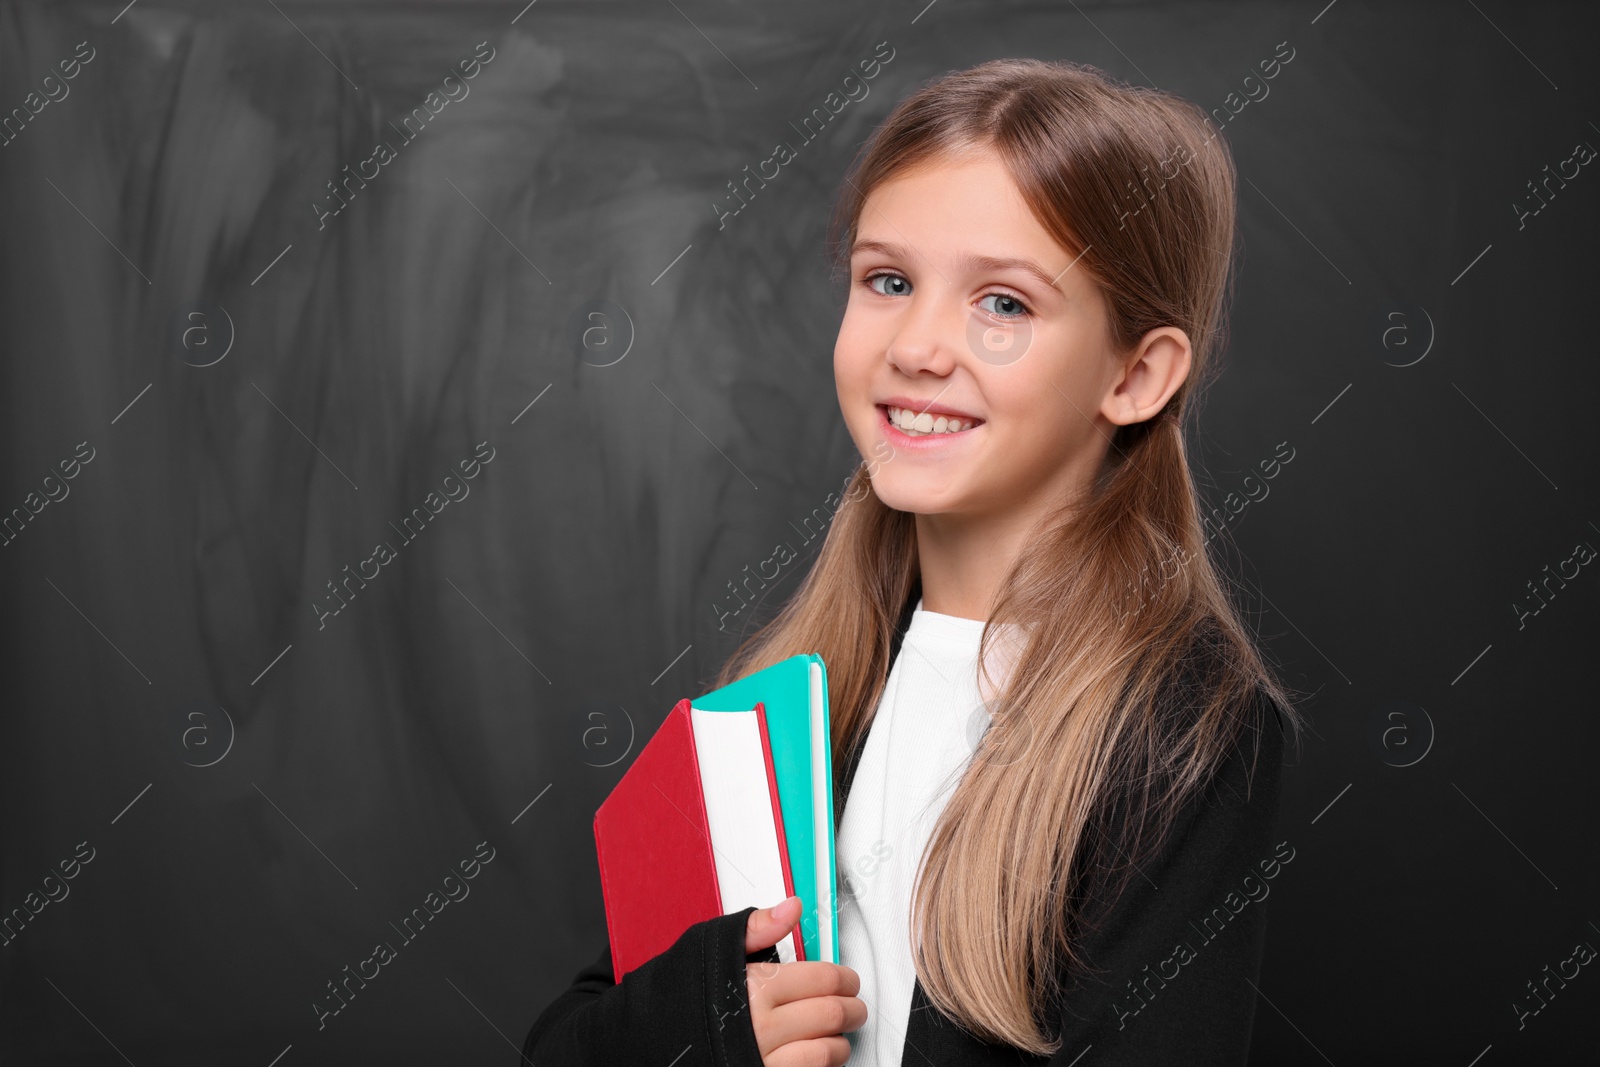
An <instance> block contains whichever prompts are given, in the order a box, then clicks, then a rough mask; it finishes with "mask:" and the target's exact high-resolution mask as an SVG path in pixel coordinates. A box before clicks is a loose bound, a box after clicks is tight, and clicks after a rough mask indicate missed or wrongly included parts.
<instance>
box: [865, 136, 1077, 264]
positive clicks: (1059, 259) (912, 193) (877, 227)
mask: <svg viewBox="0 0 1600 1067" xmlns="http://www.w3.org/2000/svg"><path fill="white" fill-rule="evenodd" d="M856 240H858V241H880V242H883V243H886V244H896V245H902V246H906V245H909V246H910V247H911V248H913V249H915V250H916V251H917V252H919V253H920V254H922V255H924V256H927V257H928V258H929V259H933V260H935V261H936V262H941V264H942V263H943V262H944V261H949V260H953V258H954V257H957V256H960V255H962V254H964V253H976V254H980V255H989V256H1000V257H1006V256H1017V257H1026V258H1030V259H1035V260H1037V261H1038V262H1039V263H1040V264H1042V265H1044V266H1046V267H1049V266H1051V265H1052V264H1054V268H1053V270H1052V273H1054V271H1055V270H1060V269H1061V268H1062V267H1064V266H1065V265H1066V264H1067V263H1068V262H1070V261H1071V259H1072V258H1073V257H1072V255H1071V254H1069V253H1068V252H1067V250H1066V249H1064V248H1062V247H1061V246H1060V245H1059V244H1058V243H1057V242H1056V240H1055V238H1053V237H1052V236H1051V235H1050V233H1049V232H1048V231H1047V230H1045V228H1044V227H1043V226H1042V225H1040V223H1039V220H1038V219H1037V218H1035V217H1034V214H1033V211H1032V209H1031V208H1029V206H1028V204H1027V201H1025V200H1024V199H1023V197H1022V192H1021V190H1019V189H1018V188H1017V184H1016V182H1015V181H1014V180H1013V179H1012V177H1011V173H1010V171H1008V170H1007V169H1006V167H1005V164H1003V163H1002V162H1001V161H1000V159H999V157H998V155H996V154H995V153H994V152H993V151H991V150H973V151H969V152H966V153H963V154H962V155H960V156H956V157H940V158H937V159H933V160H928V161H924V162H922V163H918V164H917V165H916V166H914V167H910V168H907V169H906V170H903V171H901V172H899V173H897V174H895V175H894V176H892V177H891V178H889V179H888V180H886V181H883V182H880V183H879V184H878V185H877V186H875V187H874V188H873V189H872V191H871V192H870V193H868V194H867V197H866V200H865V202H864V203H863V205H862V209H861V214H860V217H859V219H858V220H857V223H856ZM1063 281H1065V279H1063Z"/></svg>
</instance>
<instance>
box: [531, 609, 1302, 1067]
mask: <svg viewBox="0 0 1600 1067" xmlns="http://www.w3.org/2000/svg"><path fill="white" fill-rule="evenodd" d="M914 606H915V598H914V597H913V599H912V600H911V601H909V602H908V603H907V605H906V608H905V611H904V613H903V614H902V615H901V618H900V621H899V625H898V629H897V631H896V633H895V638H894V644H893V648H892V651H891V663H892V662H893V657H894V656H895V655H897V654H898V652H899V647H900V639H901V638H902V637H903V636H904V633H905V630H906V627H907V626H908V625H909V622H910V618H911V611H912V609H913V608H914ZM1268 707H1272V710H1273V712H1274V715H1275V716H1276V722H1277V725H1274V724H1273V723H1274V718H1273V717H1269V716H1267V715H1266V714H1265V709H1266V708H1268ZM1258 711H1260V712H1261V714H1260V716H1259V722H1260V723H1261V725H1260V727H1259V728H1257V729H1250V728H1246V729H1244V730H1242V731H1241V737H1240V740H1239V742H1238V743H1237V744H1236V745H1235V747H1234V749H1233V752H1232V753H1231V754H1230V755H1229V757H1228V759H1227V760H1226V761H1225V762H1224V763H1223V764H1222V766H1221V769H1220V770H1219V772H1218V774H1217V776H1216V777H1215V778H1213V779H1212V781H1211V782H1210V784H1209V785H1208V786H1207V787H1206V788H1205V789H1202V790H1200V791H1199V792H1198V793H1197V794H1196V796H1195V797H1194V798H1193V799H1192V800H1191V802H1190V803H1189V804H1188V805H1187V807H1186V808H1185V809H1184V810H1183V812H1182V813H1181V814H1180V816H1179V818H1178V820H1177V822H1176V823H1175V824H1174V826H1173V829H1172V832H1171V834H1170V836H1169V837H1168V838H1167V839H1166V841H1165V843H1164V844H1163V845H1162V847H1161V849H1160V851H1159V852H1158V853H1157V854H1156V855H1155V857H1154V858H1153V859H1152V860H1150V861H1149V862H1145V863H1142V864H1141V865H1140V871H1141V872H1142V876H1141V875H1135V876H1134V877H1133V879H1132V881H1131V882H1129V883H1128V884H1127V887H1126V889H1125V890H1124V891H1123V892H1122V894H1121V895H1120V896H1119V897H1117V898H1116V900H1115V902H1114V904H1113V905H1112V906H1111V907H1110V909H1109V911H1107V912H1106V913H1105V917H1104V919H1103V921H1102V922H1100V923H1099V924H1098V925H1096V926H1095V927H1094V928H1093V929H1092V930H1091V931H1090V932H1089V933H1088V934H1087V936H1086V937H1085V938H1084V940H1083V941H1082V942H1081V948H1082V952H1083V954H1084V955H1085V956H1086V957H1087V958H1088V959H1089V960H1090V961H1091V962H1092V963H1093V965H1094V966H1095V967H1096V968H1097V973H1096V976H1095V977H1093V978H1089V979H1080V980H1079V981H1078V983H1077V984H1076V986H1075V988H1073V989H1072V991H1071V992H1070V994H1069V995H1068V996H1067V997H1066V998H1065V1001H1064V1002H1063V1003H1062V1004H1061V1019H1062V1029H1061V1030H1060V1034H1061V1037H1062V1039H1063V1043H1062V1045H1061V1047H1060V1050H1059V1051H1058V1052H1057V1053H1056V1054H1055V1055H1054V1056H1052V1057H1048V1058H1047V1057H1043V1056H1035V1055H1032V1054H1030V1053H1027V1052H1024V1051H1023V1050H1021V1049H1018V1048H1015V1047H1012V1046H1006V1045H990V1044H985V1043H983V1042H980V1041H978V1040H977V1039H976V1038H975V1037H973V1036H972V1035H971V1034H969V1033H968V1032H966V1031H964V1030H962V1029H960V1028H959V1027H958V1026H957V1025H956V1024H955V1022H954V1021H953V1020H951V1019H950V1018H948V1017H947V1016H945V1015H944V1014H943V1013H941V1012H939V1011H938V1010H937V1009H935V1008H934V1007H933V1006H932V1005H930V1004H929V1002H928V999H927V997H926V995H925V993H924V991H923V988H922V983H921V982H920V981H918V982H917V983H916V985H915V987H914V989H913V991H912V998H911V1012H910V1017H909V1019H903V1020H894V1021H892V1022H890V1025H892V1026H894V1027H896V1028H899V1027H901V1026H905V1027H906V1039H905V1045H904V1047H903V1051H902V1059H901V1063H902V1064H904V1065H906V1067H920V1065H922V1064H936V1065H938V1067H966V1065H979V1064H983V1065H992V1064H1007V1065H1014V1064H1039V1065H1048V1067H1066V1065H1068V1064H1073V1065H1075V1067H1095V1065H1101V1064H1117V1065H1121V1064H1129V1065H1132V1064H1138V1065H1141V1067H1143V1065H1152V1064H1168V1063H1181V1064H1185V1065H1221V1064H1243V1063H1245V1062H1246V1060H1247V1059H1248V1056H1249V1050H1250V1031H1251V1026H1252V1023H1253V1022H1254V1016H1255V1004H1256V991H1255V988H1254V983H1255V982H1256V980H1257V977H1258V975H1259V972H1260V968H1261V955H1262V950H1263V947H1264V942H1265V937H1266V918H1267V915H1266V897H1267V896H1268V895H1269V893H1270V890H1271V888H1272V887H1271V879H1272V878H1274V877H1275V876H1276V875H1277V874H1278V873H1279V869H1280V865H1281V864H1282V863H1287V862H1289V861H1290V860H1292V859H1293V858H1294V851H1293V849H1292V848H1291V847H1290V846H1289V845H1288V843H1287V842H1285V843H1283V844H1279V845H1278V846H1277V848H1276V849H1275V848H1274V843H1273V836H1274V835H1273V831H1274V828H1275V823H1276V819H1277V811H1278V793H1279V775H1280V768H1281V759H1282V755H1281V753H1282V740H1283V738H1282V732H1281V713H1279V712H1278V711H1277V709H1276V707H1273V706H1272V705H1271V704H1270V703H1269V702H1267V701H1266V698H1265V697H1264V696H1262V697H1261V699H1260V703H1259V706H1258ZM1258 735H1259V739H1260V740H1259V751H1258V750H1257V741H1256V737H1257V736H1258ZM858 752H859V749H858V751H857V752H852V753H850V754H849V756H848V757H847V758H846V759H845V760H843V761H842V762H841V765H840V767H839V768H838V772H839V773H837V774H836V775H835V778H836V780H837V782H838V783H842V788H839V789H836V792H837V794H838V796H837V797H836V800H837V804H838V808H842V807H843V795H844V793H845V792H847V791H848V789H849V783H850V781H851V779H852V778H853V776H854V772H855V762H856V760H855V756H856V755H857V754H858ZM836 810H838V809H837V808H836ZM773 903H777V902H776V901H774V902H773ZM754 910H755V909H754V908H753V907H751V908H744V909H743V910H741V911H737V912H732V913H729V914H727V915H722V916H719V917H717V918H714V919H707V920H705V921H703V922H699V923H695V924H694V925H692V926H690V927H689V928H688V929H687V930H685V931H684V932H683V934H682V936H680V937H679V938H678V940H677V941H676V942H675V943H674V944H673V945H672V947H671V948H669V949H667V950H666V951H664V952H662V953H660V954H659V955H657V956H656V957H654V958H653V959H651V960H649V961H648V962H646V963H644V964H642V965H641V966H639V967H638V968H637V969H636V970H634V971H632V972H630V973H629V974H628V975H627V977H626V979H625V980H624V981H623V982H622V983H621V984H620V985H619V984H617V983H616V981H615V979H614V976H613V974H612V969H611V947H610V942H609V941H607V942H606V943H605V945H604V947H603V948H602V950H601V952H600V955H599V956H598V957H597V958H596V959H595V961H594V962H593V963H591V964H589V965H588V966H586V967H584V968H583V969H582V970H580V971H579V972H578V973H577V974H576V975H575V976H574V977H573V979H572V984H571V985H570V986H569V987H568V988H567V990H566V991H565V992H563V993H562V994H561V995H560V996H558V997H557V998H556V999H555V1000H554V1001H553V1002H551V1003H550V1004H549V1005H548V1006H547V1007H546V1008H545V1009H544V1010H543V1012H542V1013H541V1014H540V1015H539V1017H538V1019H537V1020H536V1021H535V1022H534V1024H533V1027H532V1029H530V1030H529V1031H528V1035H527V1038H526V1039H525V1041H524V1043H523V1050H522V1060H521V1061H520V1062H525V1063H529V1064H532V1065H534V1067H602V1065H603V1067H611V1065H624V1064H628V1065H631V1064H654V1065H656V1067H668V1065H669V1064H670V1065H672V1067H760V1065H761V1053H760V1049H759V1047H758V1046H757V1044H756V1039H755V1030H754V1028H753V1027H752V1025H751V1021H750V1013H749V1010H748V1005H747V1003H746V1000H745V974H744V970H745V964H746V963H747V962H755V961H758V960H773V961H775V960H776V959H777V958H778V957H777V951H776V949H774V948H768V949H765V950H763V951H762V952H758V953H754V954H751V955H749V956H747V955H746V954H745V951H744V938H745V927H746V924H747V923H748V920H749V916H750V913H751V912H752V911H754ZM874 1008H875V1005H872V1004H869V1005H867V1009H868V1011H869V1012H870V1011H872V1010H873V1009H874ZM1085 1053H1086V1054H1085ZM1080 1056H1081V1057H1082V1058H1081V1059H1080V1058H1079V1057H1080Z"/></svg>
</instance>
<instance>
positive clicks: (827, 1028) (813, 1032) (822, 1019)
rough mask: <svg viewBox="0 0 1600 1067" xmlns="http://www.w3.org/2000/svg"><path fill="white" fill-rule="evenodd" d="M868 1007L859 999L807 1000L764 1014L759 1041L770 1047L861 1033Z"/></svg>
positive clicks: (773, 1009) (815, 998)
mask: <svg viewBox="0 0 1600 1067" xmlns="http://www.w3.org/2000/svg"><path fill="white" fill-rule="evenodd" d="M866 1021H867V1006H866V1004H865V1003H864V1002H863V1001H862V1000H861V998H859V997H807V998H806V999H805V1000H796V1001H793V1002H792V1003H789V1004H780V1005H778V1006H777V1007H775V1008H771V1009H769V1010H768V1011H767V1013H766V1024H765V1026H764V1027H763V1029H762V1038H763V1039H764V1040H765V1042H766V1043H768V1044H769V1045H785V1044H788V1043H789V1042H791V1041H808V1040H811V1039H813V1038H821V1037H834V1036H837V1035H841V1034H846V1033H849V1032H851V1031H852V1030H859V1029H861V1027H862V1025H863V1024H865V1023H866Z"/></svg>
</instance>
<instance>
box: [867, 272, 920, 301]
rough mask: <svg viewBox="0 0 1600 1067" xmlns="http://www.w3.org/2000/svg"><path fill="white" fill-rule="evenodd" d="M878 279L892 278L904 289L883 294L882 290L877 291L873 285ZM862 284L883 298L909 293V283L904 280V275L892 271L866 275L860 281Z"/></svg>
mask: <svg viewBox="0 0 1600 1067" xmlns="http://www.w3.org/2000/svg"><path fill="white" fill-rule="evenodd" d="M879 278H893V279H894V280H895V281H896V282H898V283H902V284H903V285H904V286H905V288H903V289H900V290H899V291H897V292H892V293H885V292H884V291H883V290H882V289H879V288H878V287H877V286H876V285H874V284H873V282H876V281H877V280H878V279H879ZM862 284H863V285H865V286H866V287H867V288H868V289H871V290H872V291H873V292H875V293H883V295H884V296H904V295H905V294H906V293H908V292H910V291H911V282H909V281H908V280H907V279H906V277H905V275H903V274H896V273H894V272H893V271H887V270H886V271H879V272H878V273H876V274H869V275H867V276H866V277H865V278H863V279H862Z"/></svg>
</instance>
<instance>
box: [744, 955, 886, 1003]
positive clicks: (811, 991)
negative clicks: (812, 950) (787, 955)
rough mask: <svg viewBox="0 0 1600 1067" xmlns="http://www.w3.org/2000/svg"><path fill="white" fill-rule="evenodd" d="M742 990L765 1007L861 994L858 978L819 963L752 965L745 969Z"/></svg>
mask: <svg viewBox="0 0 1600 1067" xmlns="http://www.w3.org/2000/svg"><path fill="white" fill-rule="evenodd" d="M745 987H746V988H747V989H748V990H749V991H750V993H751V994H752V995H760V996H761V997H763V998H764V1000H765V1003H767V1004H771V1005H777V1004H786V1003H788V1002H789V1001H792V1000H801V999H803V998H806V997H825V996H844V997H853V996H855V995H857V994H858V993H860V992H861V976H860V975H859V974H857V973H856V972H855V971H853V970H852V969H850V968H849V967H845V966H842V965H840V964H837V963H827V962H825V961H823V960H796V961H795V962H793V963H752V964H747V965H746V967H745Z"/></svg>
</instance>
